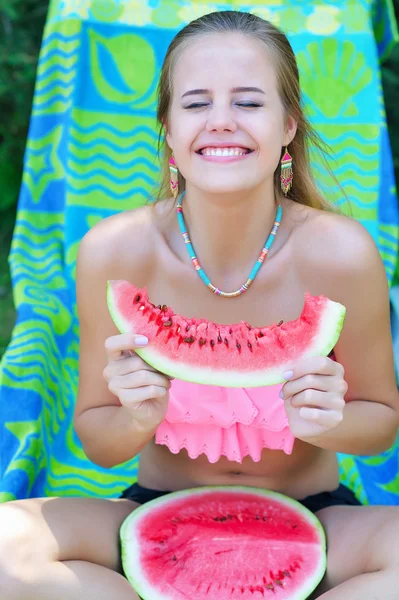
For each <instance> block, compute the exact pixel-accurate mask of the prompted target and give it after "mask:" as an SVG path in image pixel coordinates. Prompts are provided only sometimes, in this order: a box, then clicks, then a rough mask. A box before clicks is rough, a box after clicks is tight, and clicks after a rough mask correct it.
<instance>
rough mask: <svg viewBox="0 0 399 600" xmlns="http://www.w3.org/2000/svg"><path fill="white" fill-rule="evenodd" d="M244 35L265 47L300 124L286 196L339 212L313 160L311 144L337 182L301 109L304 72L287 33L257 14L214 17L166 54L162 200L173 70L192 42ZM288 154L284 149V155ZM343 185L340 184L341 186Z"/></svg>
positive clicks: (161, 97) (194, 26)
mask: <svg viewBox="0 0 399 600" xmlns="http://www.w3.org/2000/svg"><path fill="white" fill-rule="evenodd" d="M222 33H240V34H243V35H247V36H248V37H249V38H250V39H255V40H257V41H258V42H260V43H261V44H262V45H263V46H264V47H265V49H266V50H267V51H268V52H269V54H271V55H272V57H273V58H274V62H275V68H276V74H277V81H278V87H279V94H280V98H281V102H282V104H283V107H284V109H285V113H286V115H291V116H292V117H293V118H294V119H295V121H296V122H297V132H296V135H295V138H294V140H293V141H292V142H291V144H290V145H289V152H290V154H291V156H292V158H293V169H294V182H293V187H292V189H291V190H290V191H289V192H288V195H287V197H288V198H290V199H291V200H293V201H295V202H298V203H300V204H305V205H307V206H312V207H314V208H318V209H323V210H328V211H334V212H337V211H336V209H335V208H334V207H333V206H332V205H331V204H330V203H329V202H328V201H327V200H326V199H325V198H324V197H323V195H322V194H321V193H320V191H319V190H318V188H317V186H316V183H315V181H314V178H313V175H312V172H311V168H310V158H309V145H310V144H312V146H313V147H314V149H317V150H319V151H320V156H321V159H322V161H323V162H324V164H325V167H326V168H327V170H328V172H329V173H330V175H331V176H332V177H333V179H334V181H335V182H336V183H338V182H337V180H336V178H335V177H334V175H333V174H332V172H331V169H330V168H329V167H328V165H327V161H326V159H325V154H326V148H327V146H326V144H325V143H324V142H323V141H322V140H321V138H320V136H319V135H318V134H317V133H316V131H315V130H314V129H313V127H312V126H311V124H310V123H309V121H308V119H307V117H306V115H305V114H304V110H303V108H302V105H301V91H300V84H299V71H298V65H297V62H296V58H295V54H294V52H293V50H292V47H291V45H290V43H289V41H288V39H287V37H286V36H285V34H284V33H283V32H282V31H280V30H279V29H278V28H277V27H275V26H274V25H273V24H272V23H270V22H269V21H266V20H264V19H261V18H260V17H257V16H256V15H253V14H251V13H246V12H239V11H231V10H228V11H221V12H213V13H209V14H207V15H204V16H203V17H200V18H199V19H196V20H195V21H192V22H191V23H189V24H188V25H186V26H185V27H184V28H183V29H182V30H181V31H179V33H178V34H177V35H176V36H175V37H174V39H173V40H172V42H171V44H170V46H169V48H168V51H167V53H166V56H165V59H164V62H163V66H162V69H161V74H160V79H159V84H158V108H157V120H158V124H159V126H160V131H159V138H158V151H159V153H160V154H161V153H162V152H163V157H162V162H161V165H162V169H161V173H162V175H161V177H162V179H161V185H160V188H159V192H158V200H161V199H163V198H167V197H170V189H169V178H170V176H169V159H170V156H171V150H170V148H169V147H168V145H167V144H165V139H164V133H165V131H164V124H165V123H167V122H168V116H169V110H170V106H171V101H172V93H173V86H172V81H173V71H174V67H175V64H176V61H177V60H178V58H179V56H180V54H181V53H182V51H183V50H184V49H185V48H187V47H188V46H189V44H190V42H191V41H192V40H193V39H195V38H197V37H199V36H201V35H206V34H207V35H209V34H222ZM282 152H283V150H282ZM338 185H339V184H338ZM274 188H275V194H276V198H279V197H281V195H282V191H281V186H280V167H278V168H277V169H276V171H275V173H274ZM184 189H185V179H184V177H183V176H182V175H181V173H180V172H179V191H183V190H184Z"/></svg>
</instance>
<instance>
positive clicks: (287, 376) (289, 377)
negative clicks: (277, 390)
mask: <svg viewBox="0 0 399 600" xmlns="http://www.w3.org/2000/svg"><path fill="white" fill-rule="evenodd" d="M293 374H294V371H286V372H285V373H283V377H284V379H291V377H292V376H293Z"/></svg>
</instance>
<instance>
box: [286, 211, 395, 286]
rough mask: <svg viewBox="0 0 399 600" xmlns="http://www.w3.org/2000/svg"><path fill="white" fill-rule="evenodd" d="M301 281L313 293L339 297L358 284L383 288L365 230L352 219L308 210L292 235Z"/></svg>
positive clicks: (378, 262) (381, 274)
mask: <svg viewBox="0 0 399 600" xmlns="http://www.w3.org/2000/svg"><path fill="white" fill-rule="evenodd" d="M293 252H294V256H295V261H296V268H297V272H298V273H299V276H300V279H301V281H302V282H303V283H304V284H306V285H307V287H308V288H309V291H311V292H313V293H315V294H316V293H323V294H326V295H328V294H329V293H331V294H334V295H335V296H337V295H341V291H340V290H343V291H344V290H353V286H354V285H356V284H359V283H360V282H363V285H364V282H367V281H369V282H370V283H371V282H373V285H377V286H380V289H385V288H386V287H387V280H386V275H385V269H384V265H383V262H382V259H381V257H380V254H379V251H378V248H377V246H376V244H375V242H374V240H373V238H372V236H371V235H370V234H369V232H368V231H367V230H366V229H365V227H364V226H363V225H362V224H361V223H359V222H358V221H356V220H355V219H353V218H350V217H347V216H345V215H340V214H336V213H330V212H326V211H319V210H314V209H309V210H308V211H307V215H306V218H305V219H304V220H303V223H302V225H301V226H300V227H298V228H297V230H296V231H295V235H294V236H293Z"/></svg>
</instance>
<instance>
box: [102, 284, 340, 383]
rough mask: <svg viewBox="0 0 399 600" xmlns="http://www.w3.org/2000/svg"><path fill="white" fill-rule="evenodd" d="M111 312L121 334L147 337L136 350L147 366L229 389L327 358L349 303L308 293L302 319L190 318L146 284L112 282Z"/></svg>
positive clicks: (275, 377)
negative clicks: (155, 299) (154, 297)
mask: <svg viewBox="0 0 399 600" xmlns="http://www.w3.org/2000/svg"><path fill="white" fill-rule="evenodd" d="M107 302H108V307H109V311H110V314H111V316H112V318H113V320H114V322H115V324H116V326H117V327H118V329H119V331H121V332H122V333H126V332H134V333H137V334H141V335H145V336H146V337H147V338H148V340H149V344H148V346H146V347H145V348H140V349H137V350H136V352H137V354H139V355H140V356H141V357H142V358H143V359H144V360H145V361H146V362H147V363H148V364H150V365H151V366H153V367H154V368H156V369H158V370H159V371H161V372H163V373H166V374H167V375H170V376H172V377H177V378H179V379H182V380H184V381H191V382H193V383H203V384H207V385H220V386H224V387H257V386H265V385H275V384H278V383H282V382H283V381H284V379H283V372H284V371H286V370H287V369H290V368H292V366H293V363H294V361H297V360H298V359H300V358H302V357H307V356H327V355H328V354H329V353H330V351H331V350H332V349H333V347H334V346H335V344H336V342H337V340H338V338H339V335H340V332H341V329H342V326H343V322H344V317H345V307H344V306H343V305H342V304H339V303H338V302H333V301H332V300H329V299H328V298H326V297H324V296H312V295H310V294H305V302H304V306H303V310H302V313H301V315H300V316H299V317H298V319H296V320H294V321H289V322H286V323H280V324H275V325H270V326H267V327H263V328H258V327H251V325H250V324H248V323H245V322H244V321H241V322H240V323H236V324H231V325H222V324H217V323H212V322H210V321H207V320H206V319H194V318H191V319H190V318H186V317H184V316H182V315H178V314H175V313H174V311H173V310H172V309H171V308H170V307H167V306H161V305H159V306H155V305H154V304H152V302H150V299H149V297H148V294H147V291H146V289H145V288H143V289H139V288H136V287H135V286H134V285H133V284H131V283H129V282H128V281H124V280H115V281H108V284H107Z"/></svg>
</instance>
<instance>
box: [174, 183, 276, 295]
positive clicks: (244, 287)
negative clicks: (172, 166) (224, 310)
mask: <svg viewBox="0 0 399 600" xmlns="http://www.w3.org/2000/svg"><path fill="white" fill-rule="evenodd" d="M184 194H185V192H183V193H182V194H180V196H179V197H178V199H177V205H176V212H177V220H178V223H179V228H180V232H181V234H182V236H183V239H184V243H185V244H186V246H187V250H188V253H189V255H190V258H191V262H192V264H193V266H194V268H195V270H196V271H197V273H198V275H199V276H200V277H201V279H202V281H203V282H204V283H205V285H206V286H207V287H208V288H209V289H210V290H211V291H212V292H213V293H214V294H216V295H217V296H223V297H224V298H235V297H237V296H240V295H241V294H243V293H244V292H246V291H247V289H248V288H249V286H250V285H251V283H252V282H253V280H254V279H255V277H256V276H257V274H258V271H259V269H260V268H261V266H262V264H263V262H264V260H265V258H266V256H267V253H268V252H269V250H270V248H271V245H272V244H273V242H274V238H275V237H276V233H277V231H278V228H279V226H280V223H281V217H282V214H283V208H282V206H281V204H279V205H278V207H277V212H276V220H275V221H274V225H273V227H272V230H271V232H270V235H269V237H268V238H267V240H266V244H265V245H264V247H263V248H262V251H261V253H260V254H259V257H258V259H257V261H256V262H255V264H254V266H253V267H252V271H251V272H250V274H249V277H248V279H247V280H246V282H245V283H244V284H243V285H242V286H241V287H240V288H239V289H238V290H236V291H235V292H222V291H221V290H219V288H217V287H215V286H214V285H213V284H212V283H211V280H210V279H209V277H208V275H207V274H206V273H205V271H204V269H203V268H202V267H201V265H200V263H199V260H198V258H197V255H196V253H195V250H194V248H193V245H192V243H191V241H190V238H189V236H188V231H187V226H186V223H185V221H184V217H183V209H182V201H183V196H184Z"/></svg>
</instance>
